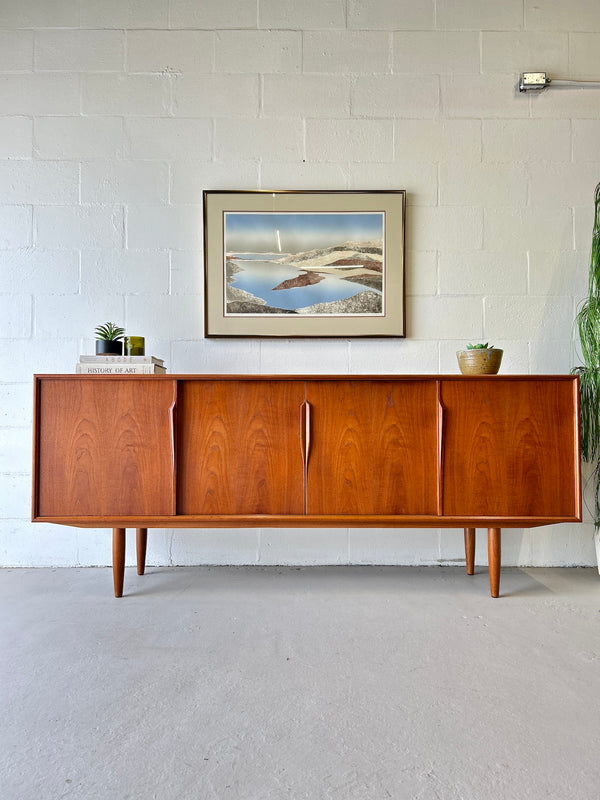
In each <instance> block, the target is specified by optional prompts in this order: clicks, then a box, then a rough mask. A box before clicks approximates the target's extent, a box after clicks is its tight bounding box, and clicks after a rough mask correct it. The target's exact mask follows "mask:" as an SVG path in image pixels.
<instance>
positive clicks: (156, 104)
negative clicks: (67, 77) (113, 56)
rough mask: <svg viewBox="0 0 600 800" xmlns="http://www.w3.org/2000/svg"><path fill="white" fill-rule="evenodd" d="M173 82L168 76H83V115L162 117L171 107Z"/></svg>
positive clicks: (110, 74) (108, 74)
mask: <svg viewBox="0 0 600 800" xmlns="http://www.w3.org/2000/svg"><path fill="white" fill-rule="evenodd" d="M170 88H171V86H170V78H169V76H166V75H121V74H119V75H114V74H112V73H88V74H83V75H82V76H81V109H82V111H83V113H84V114H103V115H123V116H129V115H132V116H162V115H165V114H166V113H167V112H168V111H169V107H170V102H171V101H170Z"/></svg>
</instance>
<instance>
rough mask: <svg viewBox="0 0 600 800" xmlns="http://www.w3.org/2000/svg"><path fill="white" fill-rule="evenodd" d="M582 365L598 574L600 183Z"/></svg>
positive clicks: (583, 309) (585, 454) (579, 321)
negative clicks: (591, 469) (591, 470)
mask: <svg viewBox="0 0 600 800" xmlns="http://www.w3.org/2000/svg"><path fill="white" fill-rule="evenodd" d="M574 332H575V333H577V334H578V336H579V347H580V350H581V360H582V362H583V363H582V364H581V366H579V367H575V368H574V369H573V370H571V372H572V373H573V374H575V375H579V403H580V423H581V455H582V458H583V460H584V461H585V462H586V463H588V464H591V465H592V467H593V473H592V477H593V497H594V510H593V516H594V526H595V532H594V539H595V542H596V557H597V559H598V572H600V183H599V184H598V185H597V186H596V191H595V193H594V227H593V230H592V251H591V255H590V269H589V276H588V294H587V297H586V299H585V300H584V301H583V303H582V304H581V306H580V307H579V311H578V312H577V315H576V317H575V323H574Z"/></svg>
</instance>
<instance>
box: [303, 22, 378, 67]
mask: <svg viewBox="0 0 600 800" xmlns="http://www.w3.org/2000/svg"><path fill="white" fill-rule="evenodd" d="M303 44H304V47H303V55H304V58H303V70H304V71H305V72H323V73H342V74H344V75H354V74H365V73H366V74H369V75H372V74H374V73H375V74H377V73H378V74H385V73H389V72H390V59H391V44H392V40H391V37H390V34H389V33H386V32H383V31H368V32H365V31H307V32H306V33H305V34H304V38H303Z"/></svg>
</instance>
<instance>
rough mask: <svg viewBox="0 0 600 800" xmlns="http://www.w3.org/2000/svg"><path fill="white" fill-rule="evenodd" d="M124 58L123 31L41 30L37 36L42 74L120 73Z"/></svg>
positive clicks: (39, 68)
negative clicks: (45, 72)
mask: <svg viewBox="0 0 600 800" xmlns="http://www.w3.org/2000/svg"><path fill="white" fill-rule="evenodd" d="M124 57H125V34H124V32H123V31H105V30H100V31H91V30H63V31H58V30H42V31H38V32H37V33H36V37H35V68H36V70H39V71H61V72H62V71H69V72H70V71H74V72H118V71H120V70H122V69H123V65H124Z"/></svg>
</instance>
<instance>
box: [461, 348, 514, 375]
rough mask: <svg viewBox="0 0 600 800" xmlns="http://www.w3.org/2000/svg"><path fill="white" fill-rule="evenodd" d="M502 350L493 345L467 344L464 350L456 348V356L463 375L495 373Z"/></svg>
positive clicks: (498, 367)
mask: <svg viewBox="0 0 600 800" xmlns="http://www.w3.org/2000/svg"><path fill="white" fill-rule="evenodd" d="M503 353H504V350H499V349H497V348H495V347H494V345H488V343H487V342H486V343H485V344H481V343H479V344H470V343H469V344H468V345H467V349H466V350H458V351H457V353H456V358H457V359H458V366H459V367H460V371H461V372H462V374H463V375H496V374H497V372H498V370H499V369H500V363H501V362H502V355H503Z"/></svg>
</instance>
